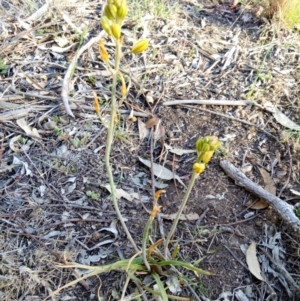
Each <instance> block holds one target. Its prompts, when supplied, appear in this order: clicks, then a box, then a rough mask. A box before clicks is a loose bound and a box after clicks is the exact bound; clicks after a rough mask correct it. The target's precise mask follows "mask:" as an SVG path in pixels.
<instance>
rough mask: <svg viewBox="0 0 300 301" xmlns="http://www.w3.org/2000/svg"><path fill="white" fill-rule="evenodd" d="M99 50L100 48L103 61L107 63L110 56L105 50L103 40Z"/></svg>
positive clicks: (100, 42)
mask: <svg viewBox="0 0 300 301" xmlns="http://www.w3.org/2000/svg"><path fill="white" fill-rule="evenodd" d="M99 48H100V55H101V57H102V60H103V61H104V62H105V63H107V62H108V60H109V55H108V53H107V51H106V48H105V46H104V43H103V41H102V40H100V41H99Z"/></svg>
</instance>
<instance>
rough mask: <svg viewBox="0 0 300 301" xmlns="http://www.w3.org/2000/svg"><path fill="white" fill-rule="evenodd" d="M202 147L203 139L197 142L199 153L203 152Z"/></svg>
mask: <svg viewBox="0 0 300 301" xmlns="http://www.w3.org/2000/svg"><path fill="white" fill-rule="evenodd" d="M202 146H203V139H198V140H197V141H196V150H197V151H198V152H201V149H202Z"/></svg>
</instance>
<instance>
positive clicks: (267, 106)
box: [264, 101, 300, 131]
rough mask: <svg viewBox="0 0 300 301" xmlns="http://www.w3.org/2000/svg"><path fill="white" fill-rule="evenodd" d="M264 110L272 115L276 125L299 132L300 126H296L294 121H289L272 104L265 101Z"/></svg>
mask: <svg viewBox="0 0 300 301" xmlns="http://www.w3.org/2000/svg"><path fill="white" fill-rule="evenodd" d="M264 108H265V109H266V110H267V111H268V112H270V113H272V114H273V116H274V118H275V119H276V121H277V122H278V123H280V124H281V125H283V126H285V127H287V128H289V129H291V130H294V131H300V125H298V124H296V123H295V122H294V121H292V120H291V119H289V118H288V117H287V116H286V115H284V114H283V113H282V112H281V111H280V110H279V109H277V108H276V107H275V105H274V104H272V103H271V102H270V101H267V102H266V103H265V104H264Z"/></svg>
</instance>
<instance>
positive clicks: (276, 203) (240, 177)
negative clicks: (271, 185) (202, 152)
mask: <svg viewBox="0 0 300 301" xmlns="http://www.w3.org/2000/svg"><path fill="white" fill-rule="evenodd" d="M220 165H221V167H222V168H223V169H224V171H225V172H226V174H227V175H228V176H229V177H230V178H232V179H233V180H234V181H235V183H236V184H237V185H239V186H241V187H244V188H245V189H247V190H248V191H250V192H251V193H253V194H255V195H256V196H258V197H259V198H261V199H263V200H264V201H266V202H267V203H268V204H269V205H271V206H272V207H273V208H274V209H275V210H276V212H277V213H278V214H279V215H280V216H281V218H282V219H283V220H284V221H286V222H287V223H288V224H289V225H291V226H292V227H293V229H294V230H296V231H298V232H300V220H299V219H298V218H297V217H296V215H295V213H294V207H293V206H292V205H289V204H287V203H286V202H284V201H283V200H281V199H280V198H278V197H276V196H275V195H273V194H271V193H269V192H268V191H266V190H265V189H263V188H262V187H261V186H259V185H257V184H255V183H254V182H252V181H251V180H250V179H249V178H247V177H246V176H245V175H244V174H243V173H242V172H241V171H240V170H238V169H237V168H236V167H235V166H233V165H232V164H231V163H229V162H228V161H225V160H224V161H221V162H220Z"/></svg>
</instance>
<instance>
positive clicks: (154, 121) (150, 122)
mask: <svg viewBox="0 0 300 301" xmlns="http://www.w3.org/2000/svg"><path fill="white" fill-rule="evenodd" d="M160 121H161V120H160V119H159V118H157V117H152V118H150V119H149V120H147V122H146V127H147V128H148V129H151V128H152V127H154V126H155V125H158V124H159V123H160Z"/></svg>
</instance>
